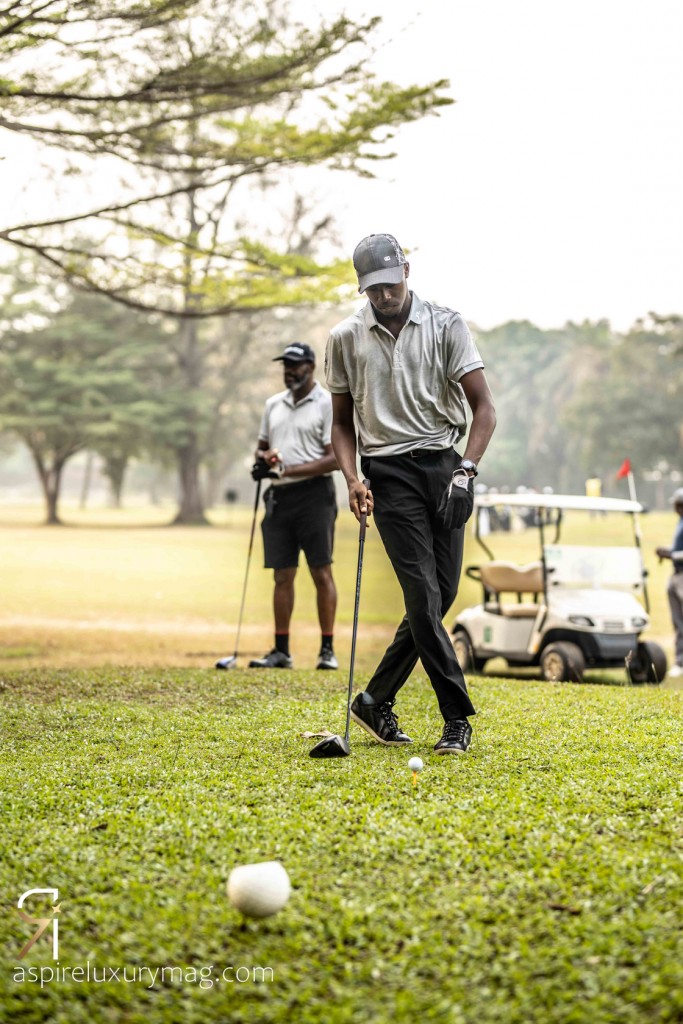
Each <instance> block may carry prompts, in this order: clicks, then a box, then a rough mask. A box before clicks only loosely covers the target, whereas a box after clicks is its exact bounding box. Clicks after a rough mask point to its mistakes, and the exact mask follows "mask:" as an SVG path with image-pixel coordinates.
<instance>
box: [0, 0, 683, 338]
mask: <svg viewBox="0 0 683 1024" xmlns="http://www.w3.org/2000/svg"><path fill="white" fill-rule="evenodd" d="M292 6H293V8H294V12H295V13H297V14H299V15H300V17H301V18H302V19H304V20H307V21H311V22H312V21H313V19H314V18H315V19H316V21H317V18H318V15H320V14H322V15H324V17H325V18H327V19H329V18H330V17H331V16H332V15H333V14H334V12H335V11H342V10H345V11H346V12H347V13H348V14H349V15H351V16H352V17H353V18H354V19H356V20H363V19H366V18H368V17H371V16H373V15H375V14H377V15H380V16H381V17H382V18H383V24H382V26H381V27H380V30H379V32H378V34H377V37H376V38H377V41H378V50H377V54H376V57H375V59H374V64H373V66H374V67H375V68H376V70H377V71H378V73H379V74H380V75H381V76H382V77H384V78H388V79H392V80H394V81H397V82H400V83H402V84H408V83H415V82H427V81H431V80H435V79H438V78H449V79H450V81H451V95H452V96H453V98H454V99H455V100H456V101H457V102H456V104H455V105H454V106H452V107H450V108H447V109H446V110H445V111H444V112H443V113H442V114H441V115H440V117H438V118H437V117H430V118H426V119H425V120H423V121H421V122H420V123H418V124H415V125H408V126H406V127H404V128H403V129H401V130H400V132H399V135H398V138H397V140H396V147H395V148H396V149H397V150H398V154H399V155H398V157H397V159H396V160H394V161H393V162H391V163H388V164H380V165H377V167H376V169H377V172H378V175H379V178H378V180H377V181H368V180H364V179H356V178H354V177H352V176H350V175H341V174H329V173H327V174H320V176H319V178H317V179H316V180H317V181H318V187H317V188H316V195H317V198H318V199H319V200H320V201H322V203H323V208H325V207H326V206H329V207H330V208H331V209H332V210H333V211H334V212H335V213H336V216H337V223H338V231H337V234H338V237H339V239H340V241H341V242H342V245H343V248H344V251H345V252H346V253H347V254H348V255H349V256H350V254H351V252H352V251H353V248H354V246H355V244H356V242H357V241H358V240H359V239H360V238H361V237H363V236H364V235H366V234H370V233H371V232H373V231H390V232H392V233H393V234H395V235H396V236H397V237H398V239H399V241H400V242H401V243H402V244H403V245H404V246H405V247H406V248H410V249H411V250H412V252H411V256H410V261H411V283H412V284H413V286H414V287H415V289H416V291H418V292H419V293H420V294H422V295H423V297H424V298H430V299H434V300H437V301H439V302H442V303H444V304H447V305H450V306H453V307H454V308H456V309H458V310H460V312H461V313H462V314H463V315H464V316H465V317H466V318H467V319H468V320H470V321H471V322H472V323H475V324H478V325H479V326H481V327H491V326H494V325H495V324H498V323H502V322H503V321H505V320H508V319H530V320H532V321H534V322H535V323H537V324H538V325H539V326H541V327H551V326H560V325H562V324H563V323H564V322H565V321H566V320H568V319H573V320H583V319H584V318H590V319H598V318H601V317H606V318H608V319H609V320H611V322H612V323H613V324H614V326H615V327H617V328H626V327H628V326H629V325H630V324H631V323H632V322H633V321H634V320H635V319H636V318H637V317H639V316H643V315H645V314H646V313H647V312H648V311H650V310H653V311H655V312H658V313H663V314H665V313H670V312H678V313H683V184H682V183H683V59H682V58H681V54H682V53H683V2H682V0H648V2H647V3H645V2H644V0H637V2H636V0H572V2H571V3H568V2H559V0H422V2H421V3H417V2H413V0H410V2H408V0H375V2H374V3H373V2H372V0H292ZM0 155H1V156H4V157H5V159H4V160H3V161H2V162H1V163H0V192H1V193H2V201H4V204H6V205H7V206H8V207H11V208H12V212H13V214H14V215H15V216H16V215H17V213H18V211H19V210H20V209H21V208H22V207H25V204H26V202H27V201H28V197H29V196H30V197H31V199H30V202H31V214H33V215H36V216H38V215H41V214H45V215H49V214H50V213H52V212H53V211H54V209H55V206H59V205H60V200H59V199H56V197H55V183H54V182H52V183H50V184H48V185H47V186H46V187H43V188H39V189H38V190H37V191H36V189H35V188H33V187H29V188H28V189H26V188H25V180H26V179H27V178H28V177H29V176H30V175H31V173H32V172H35V163H34V160H33V158H32V156H31V149H30V143H29V142H28V141H27V140H25V139H20V138H17V137H16V136H11V134H10V133H4V135H3V137H2V139H1V140H0ZM101 174H102V175H103V176H102V177H100V179H99V182H100V184H101V183H102V181H103V180H104V181H106V175H104V173H103V170H102V172H101ZM65 184H67V183H65ZM71 188H72V191H74V190H75V188H76V186H74V185H72V186H71ZM85 191H87V185H86V184H85V183H83V182H80V183H77V191H76V195H77V197H78V205H79V206H80V205H81V204H82V203H83V200H84V193H85ZM69 205H71V204H69ZM24 212H26V211H25V210H22V214H23V213H24ZM10 216H11V214H10V215H8V219H9V217H10ZM2 219H3V220H4V219H5V218H4V217H3V218H2Z"/></svg>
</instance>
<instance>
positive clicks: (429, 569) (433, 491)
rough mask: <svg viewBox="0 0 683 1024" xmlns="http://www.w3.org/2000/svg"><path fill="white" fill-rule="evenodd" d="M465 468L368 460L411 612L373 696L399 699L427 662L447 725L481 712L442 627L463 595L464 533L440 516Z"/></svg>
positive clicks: (447, 458) (372, 686)
mask: <svg viewBox="0 0 683 1024" xmlns="http://www.w3.org/2000/svg"><path fill="white" fill-rule="evenodd" d="M459 465H460V456H459V455H458V454H457V452H455V451H453V450H452V449H450V448H447V449H446V450H445V451H443V452H435V453H433V454H427V455H423V456H422V457H421V458H413V457H412V456H411V455H392V456H388V457H385V458H378V457H374V458H363V459H361V468H362V471H363V473H364V475H365V476H366V477H368V478H369V479H370V483H371V485H372V494H373V497H374V499H375V510H374V512H373V516H374V519H375V522H376V524H377V529H378V531H379V535H380V537H381V538H382V543H383V544H384V547H385V550H386V552H387V555H388V556H389V558H390V560H391V564H392V566H393V567H394V572H395V573H396V576H397V578H398V581H399V583H400V585H401V589H402V591H403V598H404V601H405V607H406V614H405V617H404V619H403V620H402V622H401V624H400V626H399V627H398V630H397V631H396V636H395V637H394V639H393V641H392V642H391V644H390V645H389V647H388V648H387V650H386V653H385V654H384V657H383V658H382V660H381V662H380V664H379V665H378V667H377V669H376V671H375V673H374V675H373V677H372V679H371V680H370V682H369V684H368V686H367V692H368V693H369V694H370V696H371V697H372V698H373V699H374V700H375V701H376V702H378V703H382V702H384V701H390V700H393V699H394V697H395V696H396V694H397V693H398V691H399V690H400V689H401V687H402V686H403V684H404V683H405V681H406V680H407V678H408V676H409V675H410V673H411V672H412V671H413V669H414V668H415V665H416V664H417V659H418V658H420V660H421V661H422V665H423V667H424V669H425V672H426V673H427V675H428V676H429V679H430V682H431V684H432V686H433V687H434V692H435V693H436V697H437V700H438V702H439V708H440V710H441V713H442V715H443V717H444V719H446V720H447V719H451V718H466V717H467V716H468V715H474V714H475V713H476V712H475V710H474V707H473V705H472V702H471V700H470V698H469V695H468V693H467V686H466V684H465V678H464V676H463V674H462V670H461V668H460V665H459V664H458V660H457V658H456V656H455V651H454V650H453V645H452V643H451V641H450V638H449V636H448V633H447V631H446V629H445V627H444V625H443V622H442V619H443V616H444V615H445V614H446V612H447V611H448V609H449V608H450V606H451V604H452V603H453V599H454V598H455V595H456V593H457V590H458V582H459V580H460V570H461V568H462V553H463V544H464V530H462V529H461V530H452V531H450V530H446V529H444V528H443V527H442V526H441V525H440V524H439V523H438V522H437V520H436V510H437V508H438V506H439V502H440V501H441V496H442V494H443V492H444V490H445V488H446V487H447V486H448V483H449V481H450V479H451V475H452V473H453V470H454V469H456V468H457V467H458V466H459Z"/></svg>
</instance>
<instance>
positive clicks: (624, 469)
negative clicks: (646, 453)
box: [617, 459, 631, 480]
mask: <svg viewBox="0 0 683 1024" xmlns="http://www.w3.org/2000/svg"><path fill="white" fill-rule="evenodd" d="M630 472H631V460H630V459H624V461H623V462H622V464H621V465H620V466H619V469H618V471H617V480H621V479H622V478H623V477H625V476H628V475H629V473H630Z"/></svg>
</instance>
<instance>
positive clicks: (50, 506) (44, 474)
mask: <svg viewBox="0 0 683 1024" xmlns="http://www.w3.org/2000/svg"><path fill="white" fill-rule="evenodd" d="M26 443H27V445H28V448H29V451H30V452H31V456H32V458H33V462H34V464H35V467H36V469H37V471H38V478H39V480H40V486H41V487H42V489H43V497H44V498H45V510H46V513H47V515H46V517H45V525H46V526H63V525H64V524H63V522H62V520H61V519H60V518H59V511H58V506H59V491H60V488H61V486H62V472H63V470H64V466H65V465H66V463H67V461H68V460H69V459H70V458H71V457H72V455H75V454H76V451H77V449H76V450H75V451H70V452H68V453H67V454H66V455H53V457H52V465H51V466H47V465H46V464H45V460H44V458H43V454H42V452H41V451H40V449H39V448H34V447H33V446H32V444H31V443H30V442H29V441H27V442H26Z"/></svg>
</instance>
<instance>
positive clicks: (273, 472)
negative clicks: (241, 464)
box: [251, 459, 285, 480]
mask: <svg viewBox="0 0 683 1024" xmlns="http://www.w3.org/2000/svg"><path fill="white" fill-rule="evenodd" d="M284 471H285V466H284V463H283V462H276V463H274V464H273V465H270V464H269V463H268V462H266V460H265V459H257V460H256V462H255V463H254V465H253V466H252V467H251V479H252V480H265V479H266V478H268V479H270V480H279V479H280V477H281V476H282V475H283V473H284Z"/></svg>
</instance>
